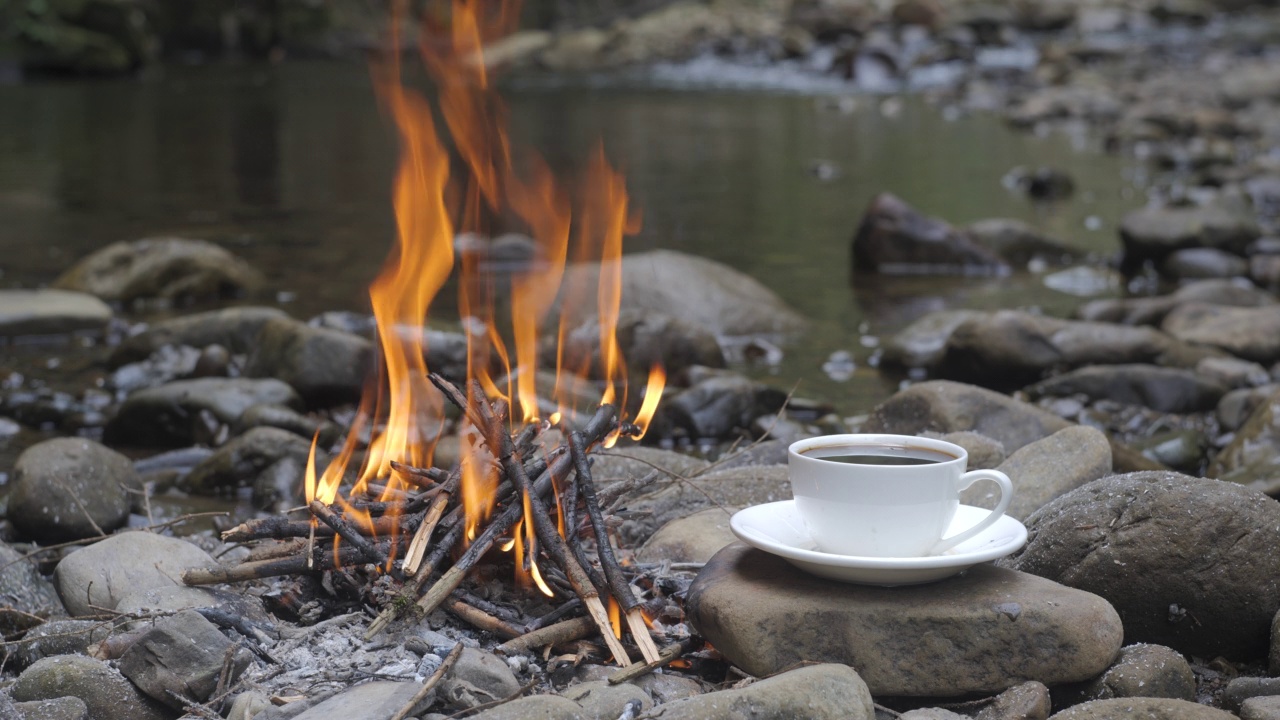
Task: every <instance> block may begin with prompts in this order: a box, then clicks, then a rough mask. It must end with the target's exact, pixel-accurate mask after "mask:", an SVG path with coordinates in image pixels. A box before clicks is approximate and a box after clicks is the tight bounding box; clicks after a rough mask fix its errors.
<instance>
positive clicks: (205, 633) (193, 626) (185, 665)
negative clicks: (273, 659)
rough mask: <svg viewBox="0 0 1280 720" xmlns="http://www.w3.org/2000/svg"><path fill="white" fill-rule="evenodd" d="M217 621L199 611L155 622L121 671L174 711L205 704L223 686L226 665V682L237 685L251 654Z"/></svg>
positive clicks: (128, 653)
mask: <svg viewBox="0 0 1280 720" xmlns="http://www.w3.org/2000/svg"><path fill="white" fill-rule="evenodd" d="M234 645H235V643H233V642H232V641H231V640H229V639H228V638H227V636H226V635H223V634H222V633H221V632H220V631H219V630H218V628H217V627H216V626H214V624H213V623H211V622H209V621H208V620H206V619H205V618H204V616H203V615H201V614H200V613H198V612H196V611H194V610H184V611H182V612H179V613H177V614H176V615H171V616H169V617H163V618H158V619H156V620H154V621H153V624H152V626H151V628H150V629H149V630H147V632H146V633H145V634H144V635H143V636H142V637H140V638H138V640H137V642H135V643H133V644H132V645H130V646H129V649H128V650H126V651H125V652H124V655H122V656H121V657H120V660H119V662H118V663H117V666H118V667H119V668H120V673H121V674H122V675H124V676H125V677H127V678H129V680H131V681H133V684H134V685H137V686H138V688H139V689H141V690H142V691H143V692H145V693H146V694H147V695H150V696H151V697H152V698H154V699H155V700H158V701H160V702H162V703H164V704H165V705H168V706H169V707H172V708H173V709H175V710H182V709H183V708H184V707H185V706H186V705H189V704H191V702H192V701H194V702H204V701H205V700H208V699H209V696H210V695H212V694H213V691H214V689H215V688H216V687H217V686H218V681H219V676H220V674H221V673H222V672H223V666H224V664H226V665H227V668H228V669H227V675H226V678H227V680H226V681H227V682H232V683H234V682H235V681H236V679H237V678H238V677H239V676H240V673H242V672H244V670H245V668H247V667H248V666H249V662H250V660H251V659H252V656H251V655H250V654H249V651H248V650H247V649H245V648H240V649H239V650H237V651H234V653H233V655H232V659H231V660H230V661H229V662H228V661H227V654H228V650H229V649H230V648H231V647H232V646H234Z"/></svg>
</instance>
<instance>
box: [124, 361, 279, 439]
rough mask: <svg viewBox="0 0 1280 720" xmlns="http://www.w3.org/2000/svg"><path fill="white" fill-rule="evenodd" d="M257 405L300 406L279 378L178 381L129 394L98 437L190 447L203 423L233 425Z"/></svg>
mask: <svg viewBox="0 0 1280 720" xmlns="http://www.w3.org/2000/svg"><path fill="white" fill-rule="evenodd" d="M262 404H267V405H286V406H289V407H293V408H298V407H301V405H302V402H301V399H300V398H299V397H298V393H297V392H295V391H294V389H293V388H291V387H289V385H288V384H286V383H284V382H281V381H279V380H249V379H245V378H197V379H194V380H179V381H176V382H171V383H168V384H165V385H161V386H159V387H151V388H144V389H142V390H139V391H137V392H135V393H133V394H132V395H130V396H129V397H128V398H127V399H125V401H124V402H123V403H121V404H120V407H119V409H117V410H116V414H115V416H114V417H112V418H111V420H110V421H108V422H107V426H106V428H105V429H104V431H103V437H104V438H105V439H106V441H107V442H109V443H112V444H121V445H137V446H142V447H179V446H183V445H190V444H192V442H194V441H195V440H197V439H199V438H201V437H202V433H204V432H207V429H208V428H207V422H208V421H210V420H212V421H213V422H216V423H223V424H226V425H235V424H236V423H237V421H239V419H240V416H241V415H242V414H244V411H246V410H248V409H249V408H251V407H253V406H254V405H262ZM202 415H205V416H207V417H202Z"/></svg>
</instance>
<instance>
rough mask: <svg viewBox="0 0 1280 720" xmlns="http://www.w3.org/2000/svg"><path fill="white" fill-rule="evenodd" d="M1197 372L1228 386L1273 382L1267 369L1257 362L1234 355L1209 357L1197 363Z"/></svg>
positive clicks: (1248, 385) (1239, 386) (1259, 384)
mask: <svg viewBox="0 0 1280 720" xmlns="http://www.w3.org/2000/svg"><path fill="white" fill-rule="evenodd" d="M1195 371H1196V374H1197V375H1199V376H1201V377H1203V378H1204V379H1206V380H1208V381H1210V382H1216V383H1219V384H1221V385H1225V386H1226V387H1228V388H1231V389H1235V388H1248V387H1258V386H1261V385H1266V384H1267V383H1269V382H1271V375H1270V374H1269V373H1268V372H1267V369H1266V368H1264V367H1262V366H1261V365H1259V364H1258V363H1255V362H1249V361H1248V360H1241V359H1240V358H1234V357H1207V358H1205V359H1203V360H1201V361H1200V362H1198V363H1196V369H1195Z"/></svg>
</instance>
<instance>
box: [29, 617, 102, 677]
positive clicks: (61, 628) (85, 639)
mask: <svg viewBox="0 0 1280 720" xmlns="http://www.w3.org/2000/svg"><path fill="white" fill-rule="evenodd" d="M110 634H111V627H110V626H106V625H103V624H102V623H101V622H99V621H97V620H50V621H49V622H47V623H44V624H43V625H40V626H38V627H35V628H32V629H31V630H30V631H29V632H27V634H26V635H24V636H23V637H22V642H21V643H20V644H19V645H18V646H17V648H16V650H15V652H14V653H13V654H12V655H11V656H10V657H11V658H12V661H13V662H14V663H15V664H16V665H17V666H18V668H19V669H22V668H25V667H27V666H29V665H31V664H32V663H34V662H36V661H37V660H41V659H43V658H47V657H54V656H56V655H88V654H89V653H88V649H89V646H90V645H92V644H94V643H99V642H102V641H103V640H105V639H107V636H108V635H110Z"/></svg>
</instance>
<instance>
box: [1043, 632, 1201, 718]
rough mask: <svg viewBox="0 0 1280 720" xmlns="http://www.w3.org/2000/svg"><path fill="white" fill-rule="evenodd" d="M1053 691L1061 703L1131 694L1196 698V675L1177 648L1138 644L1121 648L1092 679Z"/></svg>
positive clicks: (1120, 696)
mask: <svg viewBox="0 0 1280 720" xmlns="http://www.w3.org/2000/svg"><path fill="white" fill-rule="evenodd" d="M1054 693H1055V697H1056V698H1058V700H1059V704H1060V705H1076V704H1079V703H1082V702H1087V701H1089V700H1107V699H1110V698H1132V697H1153V698H1173V699H1175V700H1195V695H1196V678H1195V675H1194V674H1193V673H1192V672H1191V665H1190V664H1188V663H1187V661H1186V659H1185V658H1183V657H1182V655H1181V654H1179V653H1178V652H1177V651H1176V650H1173V649H1172V648H1167V647H1164V646H1163V645H1148V644H1145V643H1141V644H1138V645H1130V646H1128V647H1125V648H1122V649H1121V650H1120V655H1119V657H1117V658H1116V662H1115V664H1113V665H1112V666H1111V667H1109V668H1107V671H1106V672H1105V673H1103V674H1101V675H1099V676H1098V677H1096V678H1094V679H1093V680H1090V681H1088V682H1086V683H1082V684H1080V685H1076V686H1064V687H1059V688H1056V689H1055V691H1054Z"/></svg>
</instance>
